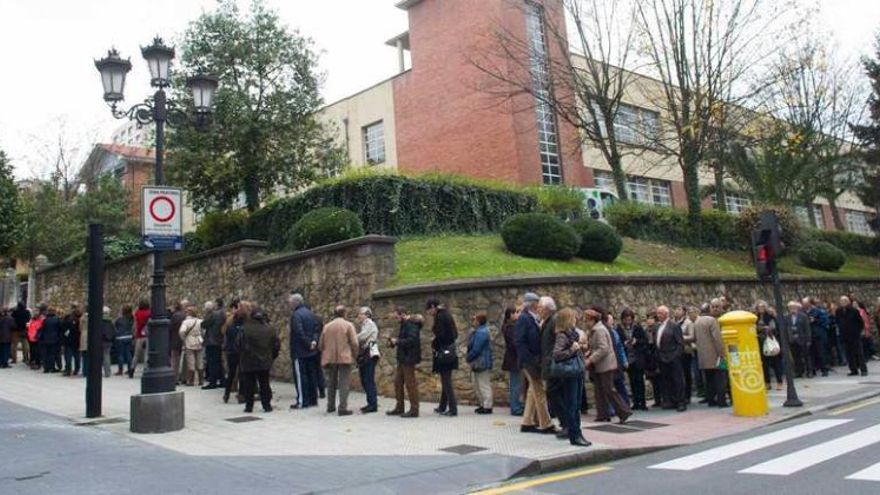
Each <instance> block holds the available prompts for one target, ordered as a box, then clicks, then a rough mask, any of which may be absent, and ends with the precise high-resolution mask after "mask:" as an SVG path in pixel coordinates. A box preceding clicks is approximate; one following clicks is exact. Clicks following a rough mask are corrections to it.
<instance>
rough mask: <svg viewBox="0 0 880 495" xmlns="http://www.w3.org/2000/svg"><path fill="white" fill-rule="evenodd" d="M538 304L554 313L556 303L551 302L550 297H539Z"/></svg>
mask: <svg viewBox="0 0 880 495" xmlns="http://www.w3.org/2000/svg"><path fill="white" fill-rule="evenodd" d="M538 304H539V305H540V306H541V307H542V308H547V309H549V310H550V311H556V301H554V300H553V298H552V297H550V296H541V299H540V300H538Z"/></svg>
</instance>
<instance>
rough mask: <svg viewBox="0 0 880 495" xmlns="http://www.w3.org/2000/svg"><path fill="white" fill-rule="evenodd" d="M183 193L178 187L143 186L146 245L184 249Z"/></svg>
mask: <svg viewBox="0 0 880 495" xmlns="http://www.w3.org/2000/svg"><path fill="white" fill-rule="evenodd" d="M182 195H183V191H181V190H180V189H179V188H176V187H161V186H147V187H144V188H143V203H142V205H143V208H142V213H141V225H142V229H141V234H142V235H143V240H144V245H145V246H146V247H148V248H151V249H158V250H162V251H177V250H180V249H183V222H182V219H181V214H180V213H181V211H180V206H181V196H182Z"/></svg>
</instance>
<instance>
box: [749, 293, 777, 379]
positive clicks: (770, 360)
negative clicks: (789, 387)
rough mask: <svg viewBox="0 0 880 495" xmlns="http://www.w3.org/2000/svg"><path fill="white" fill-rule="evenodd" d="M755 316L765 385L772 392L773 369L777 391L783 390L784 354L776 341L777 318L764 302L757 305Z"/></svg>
mask: <svg viewBox="0 0 880 495" xmlns="http://www.w3.org/2000/svg"><path fill="white" fill-rule="evenodd" d="M755 314H756V315H757V316H758V322H757V330H758V348H759V349H761V364H762V365H763V367H764V384H765V385H766V387H767V390H770V370H771V368H772V369H773V374H774V375H775V377H776V390H782V353H781V352H780V349H779V344H778V341H777V340H776V317H774V316H773V314H772V313H771V312H770V310H769V308H768V306H767V303H766V302H764V301H758V302H757V303H755ZM774 343H775V345H774Z"/></svg>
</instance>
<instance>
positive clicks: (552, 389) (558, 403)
mask: <svg viewBox="0 0 880 495" xmlns="http://www.w3.org/2000/svg"><path fill="white" fill-rule="evenodd" d="M545 381H546V387H547V389H546V394H547V409H548V410H549V411H550V417H551V418H557V419H558V420H559V425H560V426H562V427H563V428H566V426H567V425H566V424H565V404H564V403H563V402H562V388H563V386H562V380H557V379H553V378H550V379H547V380H545ZM578 406H580V404H578Z"/></svg>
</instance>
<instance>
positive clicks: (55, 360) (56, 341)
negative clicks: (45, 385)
mask: <svg viewBox="0 0 880 495" xmlns="http://www.w3.org/2000/svg"><path fill="white" fill-rule="evenodd" d="M38 335H39V336H38V340H39V343H40V350H41V351H42V353H43V373H57V372H59V371H61V319H60V318H58V315H57V314H56V313H55V308H52V307H50V308H48V309H47V310H46V319H45V320H44V321H43V325H42V327H41V328H40V330H39V333H38Z"/></svg>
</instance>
